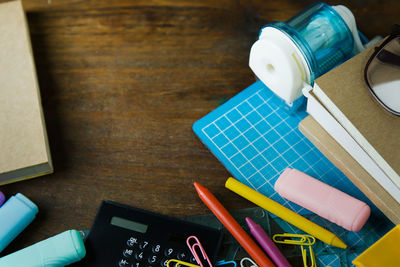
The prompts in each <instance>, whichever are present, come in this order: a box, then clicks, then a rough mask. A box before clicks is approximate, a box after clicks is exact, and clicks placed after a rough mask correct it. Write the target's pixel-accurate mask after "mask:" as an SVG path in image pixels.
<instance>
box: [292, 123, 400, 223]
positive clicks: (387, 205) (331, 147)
mask: <svg viewBox="0 0 400 267" xmlns="http://www.w3.org/2000/svg"><path fill="white" fill-rule="evenodd" d="M299 129H300V131H301V132H302V133H303V134H304V135H305V136H306V137H307V138H308V139H309V140H310V141H311V142H312V143H313V144H314V145H315V146H316V147H317V148H318V149H319V150H320V151H321V152H322V153H323V154H324V155H325V156H326V157H327V158H328V159H329V160H330V161H331V162H332V163H333V164H334V165H335V166H336V167H337V168H338V169H339V170H341V171H342V172H343V173H344V174H345V175H346V176H347V177H348V178H349V179H350V180H351V181H352V182H353V183H354V184H355V185H356V186H357V187H358V188H359V189H360V190H361V191H362V192H363V193H364V194H365V195H366V196H367V197H368V198H369V199H370V200H371V201H372V202H373V203H374V204H375V206H376V207H377V208H378V209H380V210H381V211H382V212H383V213H384V214H385V215H386V216H387V217H388V218H389V219H390V220H391V221H392V222H393V223H395V224H400V204H399V203H398V202H397V201H396V200H394V199H393V197H392V196H391V195H390V194H389V193H388V192H387V191H386V190H385V189H384V188H383V187H382V186H381V185H380V184H379V183H378V182H377V181H376V180H375V179H374V178H373V177H372V176H371V175H370V174H368V172H366V171H365V170H364V168H363V167H361V165H360V164H359V163H358V162H357V161H356V160H354V159H353V157H352V156H351V155H350V154H349V153H347V152H346V151H345V150H344V149H343V147H341V146H340V145H339V143H337V142H336V141H335V139H333V137H332V136H331V135H329V133H328V132H326V131H325V130H324V129H323V128H322V127H321V125H320V124H319V123H318V122H317V121H315V120H314V119H313V118H312V117H311V116H308V117H307V118H305V119H304V120H303V121H301V122H300V124H299Z"/></svg>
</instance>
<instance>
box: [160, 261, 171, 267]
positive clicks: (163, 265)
mask: <svg viewBox="0 0 400 267" xmlns="http://www.w3.org/2000/svg"><path fill="white" fill-rule="evenodd" d="M169 260H170V259H163V260H162V261H161V266H162V267H167V266H168V261H169Z"/></svg>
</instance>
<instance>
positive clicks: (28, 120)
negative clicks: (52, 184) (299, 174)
mask: <svg viewBox="0 0 400 267" xmlns="http://www.w3.org/2000/svg"><path fill="white" fill-rule="evenodd" d="M0 148H1V149H0V184H5V183H10V182H14V181H18V180H22V179H27V178H32V177H36V176H39V175H43V174H47V173H50V172H52V171H53V166H52V164H51V158H50V152H49V146H48V141H47V134H46V128H45V123H44V118H43V112H42V106H41V101H40V92H39V87H38V82H37V77H36V70H35V65H34V61H33V56H32V49H31V44H30V38H29V32H28V27H27V22H26V18H25V13H24V11H23V8H22V5H21V2H20V1H13V2H6V3H3V4H0Z"/></svg>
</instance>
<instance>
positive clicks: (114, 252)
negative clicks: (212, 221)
mask: <svg viewBox="0 0 400 267" xmlns="http://www.w3.org/2000/svg"><path fill="white" fill-rule="evenodd" d="M189 236H196V237H197V238H198V240H199V241H200V243H201V245H202V246H203V248H204V250H205V252H206V253H207V255H208V257H209V259H210V261H211V263H212V264H214V262H215V261H216V258H217V254H218V250H219V248H220V246H221V243H222V238H223V232H222V231H221V230H217V229H214V228H210V227H206V226H202V225H199V224H196V223H192V222H187V221H184V220H180V219H176V218H172V217H168V216H164V215H160V214H156V213H153V212H149V211H145V210H142V209H138V208H134V207H131V206H127V205H124V204H120V203H116V202H113V201H108V200H104V201H103V202H102V204H101V206H100V208H99V210H98V212H97V215H96V219H95V221H94V223H93V226H92V228H91V229H90V232H89V234H88V236H87V238H86V240H85V247H86V256H85V258H84V259H83V260H82V261H80V262H78V263H76V264H73V265H71V266H88V267H90V266H96V267H103V266H104V267H142V266H146V267H166V266H167V262H168V261H169V260H170V259H177V260H181V261H185V262H189V263H192V264H197V263H196V261H195V259H194V257H193V255H192V253H191V252H190V249H189V247H188V246H187V244H186V239H187V238H188V237H189ZM170 266H174V264H170Z"/></svg>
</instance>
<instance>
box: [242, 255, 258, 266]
mask: <svg viewBox="0 0 400 267" xmlns="http://www.w3.org/2000/svg"><path fill="white" fill-rule="evenodd" d="M246 261H248V262H250V264H251V265H249V266H247V265H246V264H245V262H246ZM240 266H241V267H258V265H257V264H256V263H255V262H254V261H253V260H252V259H250V258H247V257H245V258H243V259H241V260H240Z"/></svg>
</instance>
